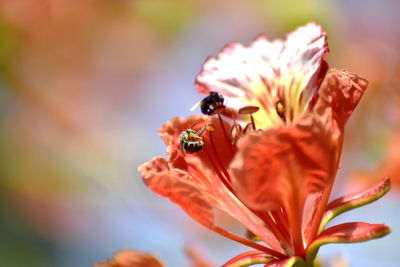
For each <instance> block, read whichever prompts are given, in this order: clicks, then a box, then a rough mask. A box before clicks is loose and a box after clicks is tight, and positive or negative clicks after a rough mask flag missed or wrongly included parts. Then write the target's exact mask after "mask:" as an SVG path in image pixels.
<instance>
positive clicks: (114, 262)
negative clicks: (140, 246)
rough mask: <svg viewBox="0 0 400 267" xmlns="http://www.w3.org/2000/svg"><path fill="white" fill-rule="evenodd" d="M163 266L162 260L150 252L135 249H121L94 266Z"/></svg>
mask: <svg viewBox="0 0 400 267" xmlns="http://www.w3.org/2000/svg"><path fill="white" fill-rule="evenodd" d="M132 266H135V267H163V265H162V264H161V262H160V261H159V260H158V259H157V258H156V257H154V256H152V255H150V254H144V253H141V252H137V251H134V250H121V251H118V252H117V253H115V255H114V258H113V259H111V260H108V261H106V262H102V263H97V264H95V265H93V267H132Z"/></svg>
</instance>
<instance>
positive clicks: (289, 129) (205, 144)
mask: <svg viewBox="0 0 400 267" xmlns="http://www.w3.org/2000/svg"><path fill="white" fill-rule="evenodd" d="M327 52H328V48H327V42H326V33H325V32H324V31H323V30H322V28H321V27H320V26H317V25H315V24H313V23H311V24H308V25H306V26H303V27H300V28H299V29H297V30H296V31H295V32H294V33H292V34H290V35H289V36H288V39H287V41H286V42H284V41H281V40H278V41H273V42H270V41H268V39H267V38H266V37H265V36H260V37H258V38H256V39H255V41H254V42H253V43H252V44H251V46H250V47H247V48H246V47H244V46H242V45H241V44H238V43H231V44H228V45H227V46H226V47H225V48H224V49H223V50H222V51H221V52H220V54H219V55H218V56H217V57H216V58H209V59H207V61H206V62H205V64H204V65H203V69H202V72H201V73H200V74H199V75H198V76H197V77H196V87H197V89H198V90H199V91H200V92H201V93H205V94H209V96H208V97H206V98H205V99H204V100H203V101H202V102H200V105H201V106H202V111H203V112H205V113H206V114H207V115H215V114H218V116H201V115H194V116H190V117H189V118H187V119H184V118H181V117H176V118H173V119H172V120H170V121H169V122H167V123H166V124H165V125H164V126H162V127H161V128H160V130H159V134H160V135H161V137H162V138H163V140H164V142H165V143H166V145H167V146H168V149H167V156H168V158H169V159H168V160H167V159H165V158H162V157H156V158H154V159H153V160H152V161H150V162H148V163H145V164H143V165H142V166H140V167H139V170H140V171H141V172H142V177H143V181H144V182H145V184H146V185H147V186H148V187H149V188H150V189H151V190H153V191H154V192H156V193H157V194H159V195H161V196H163V197H167V198H169V199H170V200H171V201H173V202H174V203H176V204H178V205H180V206H181V207H182V209H183V210H184V211H185V212H186V213H187V214H188V215H190V216H191V217H192V218H193V219H195V220H196V221H197V222H199V223H201V224H202V225H204V226H205V227H207V228H209V229H211V230H212V231H214V232H216V233H219V234H221V235H223V236H226V237H228V238H230V239H232V240H235V241H237V242H240V243H242V244H244V245H247V246H249V247H252V248H254V249H255V250H254V251H249V252H246V253H243V254H241V255H239V256H237V257H235V258H234V259H232V260H230V261H229V262H227V263H226V264H225V265H224V266H248V265H252V264H257V263H265V264H266V265H265V266H292V265H294V264H296V263H298V264H300V265H301V264H303V265H307V266H313V263H314V259H315V257H316V254H317V251H318V249H319V247H320V246H321V245H324V244H326V243H351V242H361V241H365V240H369V239H373V238H377V237H381V236H383V235H386V234H387V233H389V232H390V228H389V227H387V226H386V225H383V224H367V223H360V222H354V223H346V224H340V225H336V226H333V227H331V228H328V229H325V230H324V228H325V226H326V224H327V222H328V221H329V220H331V219H332V218H333V217H335V216H337V215H338V214H340V213H342V212H344V211H347V210H350V209H353V208H356V207H359V206H362V205H365V204H367V203H370V202H372V201H374V200H376V199H378V198H380V197H381V196H383V195H384V194H385V193H386V192H387V191H388V190H389V188H390V181H389V179H388V178H386V179H384V180H383V181H382V182H381V183H380V184H379V185H377V186H375V187H372V188H370V189H368V190H366V191H364V192H361V193H358V194H354V195H350V196H346V197H343V198H340V199H337V200H335V201H333V202H331V203H329V204H328V198H329V195H330V192H331V189H332V186H333V182H334V178H335V176H336V171H337V169H338V164H339V159H340V154H341V150H342V144H343V132H344V126H345V124H346V122H347V119H348V118H349V116H350V114H351V113H352V111H353V110H354V108H355V107H356V105H357V104H358V102H359V101H360V99H361V96H362V94H363V92H364V90H365V89H366V87H367V81H366V80H365V79H363V78H360V77H358V76H357V75H354V74H350V73H348V72H346V71H339V70H332V71H331V73H330V74H329V75H328V76H327V77H326V79H325V82H324V83H323V84H322V86H321V89H319V87H320V85H321V83H322V80H323V79H324V76H325V74H326V71H327V69H328V65H327V63H326V62H325V61H324V60H323V57H324V55H325V54H326V53H327ZM225 98H226V99H225ZM224 100H226V101H224ZM258 110H259V111H258ZM221 114H223V115H225V117H226V118H227V119H229V120H230V122H228V121H225V120H223V119H222V117H221ZM246 117H247V118H246ZM247 120H248V121H247ZM190 128H196V129H191V130H189V131H187V130H188V129H190ZM180 150H182V151H183V152H185V151H186V152H187V153H181V151H180ZM196 151H198V152H196ZM192 152H195V153H192ZM214 209H220V210H222V211H224V212H226V213H227V214H229V215H231V216H232V217H234V218H235V219H237V220H238V221H239V222H240V223H242V224H243V225H244V226H245V227H247V229H248V230H249V232H250V233H251V235H252V236H253V238H251V239H246V238H244V237H241V236H238V235H236V234H233V233H230V232H228V231H226V230H225V229H223V228H222V227H219V226H217V225H216V224H215V221H214ZM258 240H259V241H258Z"/></svg>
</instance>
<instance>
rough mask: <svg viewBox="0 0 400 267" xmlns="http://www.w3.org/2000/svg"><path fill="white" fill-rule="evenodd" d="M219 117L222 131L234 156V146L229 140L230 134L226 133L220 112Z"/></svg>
mask: <svg viewBox="0 0 400 267" xmlns="http://www.w3.org/2000/svg"><path fill="white" fill-rule="evenodd" d="M218 119H219V123H220V124H221V128H222V131H223V132H224V137H225V141H226V143H227V144H228V146H229V149H230V150H231V153H232V156H233V155H234V151H233V148H232V143H231V141H230V140H229V137H228V134H227V133H226V130H225V126H224V121H223V120H222V118H221V115H220V114H218Z"/></svg>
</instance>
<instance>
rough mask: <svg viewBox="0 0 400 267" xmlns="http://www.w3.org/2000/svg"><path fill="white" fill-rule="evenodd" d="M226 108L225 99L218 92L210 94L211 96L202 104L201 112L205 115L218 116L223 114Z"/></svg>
mask: <svg viewBox="0 0 400 267" xmlns="http://www.w3.org/2000/svg"><path fill="white" fill-rule="evenodd" d="M224 108H225V105H224V97H223V96H222V95H220V94H218V93H217V92H210V95H208V96H207V97H205V98H204V99H203V100H201V102H200V109H201V112H202V113H203V114H205V115H214V114H218V113H220V112H222V110H223V109H224Z"/></svg>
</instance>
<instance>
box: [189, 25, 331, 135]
mask: <svg viewBox="0 0 400 267" xmlns="http://www.w3.org/2000/svg"><path fill="white" fill-rule="evenodd" d="M327 53H328V44H327V35H326V33H325V31H324V30H323V29H322V28H321V27H320V26H318V25H316V24H314V23H310V24H307V25H305V26H303V27H300V28H298V29H297V30H296V31H294V32H293V33H291V34H289V35H288V37H287V40H286V41H282V40H275V41H272V42H271V41H269V40H268V39H267V37H266V36H265V35H260V36H258V37H257V38H256V39H255V40H254V41H253V42H252V44H251V45H250V46H249V47H245V46H243V45H242V44H240V43H236V42H234V43H229V44H228V45H227V46H225V47H224V48H223V49H222V50H221V52H220V53H219V54H218V55H217V57H216V58H213V57H210V58H208V59H207V60H206V62H205V63H204V65H203V68H202V71H201V73H200V74H199V75H197V77H196V88H197V90H198V91H199V92H200V93H204V94H208V93H209V92H210V91H217V92H219V93H220V94H222V95H224V97H226V98H227V105H228V106H230V107H234V108H240V107H244V106H248V105H251V106H259V107H261V110H260V111H259V112H257V113H256V114H254V118H255V121H256V124H257V126H258V127H260V128H264V129H265V128H267V127H270V126H272V125H277V124H281V123H282V120H281V118H280V116H279V114H278V113H277V112H276V104H277V102H278V101H281V102H282V103H283V104H284V106H285V110H286V111H285V114H286V120H287V121H290V120H293V119H294V118H295V117H297V116H298V115H301V114H303V113H304V112H305V111H306V110H307V108H308V103H309V102H310V100H311V99H312V97H313V95H314V93H315V92H316V90H317V89H318V86H319V84H320V82H321V80H322V78H323V76H324V75H325V73H326V70H327V64H326V63H323V57H324V56H325V55H326V54H327ZM321 66H322V67H321Z"/></svg>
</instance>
